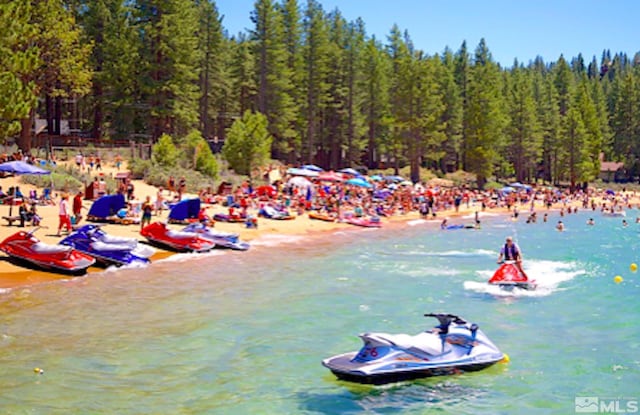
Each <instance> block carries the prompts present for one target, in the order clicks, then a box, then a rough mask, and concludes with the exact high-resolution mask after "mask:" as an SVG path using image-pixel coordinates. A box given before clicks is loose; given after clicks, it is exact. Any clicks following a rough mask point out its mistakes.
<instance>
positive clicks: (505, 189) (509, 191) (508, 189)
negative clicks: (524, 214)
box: [500, 186, 515, 193]
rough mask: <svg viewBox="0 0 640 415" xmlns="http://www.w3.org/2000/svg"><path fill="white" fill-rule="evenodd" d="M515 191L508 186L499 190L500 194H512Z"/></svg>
mask: <svg viewBox="0 0 640 415" xmlns="http://www.w3.org/2000/svg"><path fill="white" fill-rule="evenodd" d="M514 190H515V189H514V188H513V187H509V186H505V187H503V188H502V189H500V191H501V192H502V193H511V192H513V191H514Z"/></svg>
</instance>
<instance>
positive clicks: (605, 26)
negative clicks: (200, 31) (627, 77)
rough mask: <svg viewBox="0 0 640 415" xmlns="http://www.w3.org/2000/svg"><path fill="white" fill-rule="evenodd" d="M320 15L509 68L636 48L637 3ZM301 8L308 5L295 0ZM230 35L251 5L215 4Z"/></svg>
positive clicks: (435, 4)
mask: <svg viewBox="0 0 640 415" xmlns="http://www.w3.org/2000/svg"><path fill="white" fill-rule="evenodd" d="M319 2H320V4H322V6H323V8H324V10H325V11H326V12H328V11H331V10H333V9H335V8H337V9H339V10H340V12H341V13H342V15H343V16H344V17H345V18H346V19H347V20H355V19H356V18H358V17H361V18H362V19H363V20H364V22H365V25H366V30H367V34H369V35H375V36H376V37H377V38H378V39H380V40H382V41H385V42H386V37H387V35H388V33H389V30H390V29H391V27H392V26H393V24H394V23H397V24H398V26H399V27H400V29H401V30H405V29H406V30H408V32H409V35H410V36H411V39H412V40H413V43H414V45H415V46H416V48H418V49H422V50H424V51H425V52H426V53H428V54H435V53H440V52H442V51H443V50H444V48H445V47H446V46H449V48H451V49H452V50H454V51H457V50H458V49H459V48H460V45H461V44H462V41H463V40H466V41H467V47H468V48H469V50H470V51H471V52H473V51H474V50H475V48H476V46H477V45H478V42H479V41H480V39H481V38H483V37H484V38H485V40H486V42H487V45H488V46H489V50H490V51H491V53H492V55H493V58H494V59H495V60H496V61H497V62H499V63H500V64H502V65H503V66H508V67H510V66H511V65H512V64H513V61H514V59H515V58H517V59H518V60H519V61H520V62H524V63H525V64H526V63H528V62H529V61H530V60H533V59H534V58H535V57H536V56H538V55H540V56H542V57H543V58H544V60H545V62H549V61H556V60H557V59H558V58H559V57H560V55H561V54H564V56H565V57H566V58H568V59H570V58H572V57H574V56H577V55H578V53H582V55H583V56H584V58H585V60H586V61H587V63H588V62H589V61H591V58H592V57H593V56H594V55H595V56H596V58H597V59H598V62H599V61H600V57H601V54H602V51H603V50H604V49H609V50H611V53H612V54H615V53H617V52H625V53H627V54H628V55H629V57H630V58H633V55H634V54H635V53H636V52H639V51H640V21H639V19H640V1H637V0H609V1H602V0H601V1H594V0H582V1H576V0H556V1H552V0H511V1H509V0H439V1H437V0H319ZM299 4H300V5H301V7H304V6H305V5H306V0H299ZM216 5H217V6H218V11H219V12H220V14H221V15H223V16H224V20H223V26H224V27H225V29H227V30H228V31H229V34H231V35H233V34H237V33H238V32H240V31H245V30H246V29H250V28H252V23H251V20H250V17H249V16H250V13H251V11H252V10H253V5H254V1H253V0H216Z"/></svg>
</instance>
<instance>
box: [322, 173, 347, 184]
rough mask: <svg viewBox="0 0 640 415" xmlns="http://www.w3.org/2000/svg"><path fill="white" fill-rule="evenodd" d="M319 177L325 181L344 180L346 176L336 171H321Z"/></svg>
mask: <svg viewBox="0 0 640 415" xmlns="http://www.w3.org/2000/svg"><path fill="white" fill-rule="evenodd" d="M317 179H318V180H322V181H325V182H342V181H344V176H343V175H342V174H340V173H336V172H334V171H327V172H322V173H320V174H319V175H318V177H317Z"/></svg>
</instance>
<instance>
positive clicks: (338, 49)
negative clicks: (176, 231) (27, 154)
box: [0, 0, 640, 187]
mask: <svg viewBox="0 0 640 415" xmlns="http://www.w3.org/2000/svg"><path fill="white" fill-rule="evenodd" d="M401 24H402V22H398V25H394V26H393V27H390V28H389V32H388V34H387V36H386V37H385V38H384V39H378V38H376V37H375V36H372V35H370V34H368V33H367V30H366V22H365V21H362V20H361V19H357V20H355V21H348V20H347V19H345V18H344V17H343V16H342V15H341V13H340V11H339V10H337V9H336V10H325V9H324V8H323V6H322V4H321V2H319V1H317V0H307V1H305V2H299V1H298V0H280V1H274V0H256V1H255V4H254V9H253V10H252V12H251V14H250V16H248V18H247V27H249V29H247V30H246V31H244V32H241V33H228V31H227V30H225V27H224V16H222V15H221V13H220V11H219V10H218V8H217V6H216V4H215V1H213V0H0V140H2V141H4V142H5V143H6V142H10V141H11V142H13V141H14V140H15V143H16V144H17V145H18V147H19V148H20V149H22V150H23V151H30V149H31V148H32V146H34V145H36V144H34V143H36V141H35V140H34V135H35V134H34V120H35V119H36V118H41V119H45V120H46V126H47V131H48V133H49V134H50V135H56V134H60V133H61V121H62V120H64V119H69V120H73V124H74V125H73V128H74V131H79V132H81V133H82V134H84V135H86V137H88V138H89V137H90V138H91V139H93V140H98V141H104V142H106V143H108V142H116V141H119V140H133V141H136V142H141V143H149V144H155V143H157V142H158V141H159V139H160V138H161V137H163V136H165V135H168V136H171V137H186V136H189V134H193V131H194V130H196V131H197V132H199V134H200V135H201V136H202V137H204V138H205V139H206V140H207V141H208V142H209V143H210V145H211V146H212V148H214V149H215V148H216V147H215V146H216V145H222V143H225V141H226V140H227V136H228V134H229V133H230V131H236V134H242V131H244V130H243V129H242V128H239V127H238V126H236V127H235V130H232V126H233V125H234V123H236V122H241V121H242V120H243V119H247V118H248V115H249V114H259V115H260V116H261V117H262V118H260V123H262V120H263V119H264V124H265V125H266V128H267V131H268V135H269V136H270V137H266V136H265V137H263V138H262V139H261V140H262V141H261V144H260V145H261V148H264V151H267V152H269V153H270V155H269V156H270V157H271V158H273V159H276V160H280V161H282V162H283V163H287V164H291V165H298V164H308V163H313V164H317V165H319V166H321V167H323V168H326V169H340V168H343V167H361V166H362V167H366V168H400V167H405V166H410V171H411V178H412V179H413V180H414V181H417V180H418V179H419V174H420V169H421V168H428V169H430V170H432V171H436V172H440V173H446V172H454V171H458V170H464V171H467V172H470V173H473V174H474V175H475V177H476V178H477V182H478V185H479V186H480V187H482V186H483V185H484V184H485V183H486V182H487V181H488V180H489V179H490V178H512V179H514V180H518V181H523V182H533V181H536V180H542V181H544V182H546V183H554V184H556V183H560V182H565V183H570V184H571V186H580V185H582V184H583V183H587V182H590V181H593V180H594V179H596V178H597V177H598V175H599V173H600V166H601V160H602V158H601V157H602V156H604V160H607V161H620V162H623V163H624V172H623V173H624V177H621V179H625V180H637V179H638V176H640V53H636V54H635V55H634V56H628V55H627V54H626V53H622V52H615V53H613V54H612V53H611V52H610V51H609V50H604V51H602V54H601V56H592V57H589V56H586V57H585V56H582V55H578V56H573V57H566V56H559V57H557V59H556V60H555V61H549V62H545V61H544V60H543V59H542V58H541V57H539V56H538V57H531V60H530V61H529V62H526V63H525V62H518V61H514V62H513V64H512V65H511V67H508V68H507V67H502V66H501V65H500V64H498V63H497V62H496V61H495V60H494V59H493V57H492V54H491V50H490V45H489V44H487V42H486V41H485V40H481V41H480V42H479V44H477V45H467V43H466V42H463V43H462V44H461V45H456V47H455V48H449V46H448V45H442V48H443V49H442V50H441V51H424V50H421V49H419V48H417V47H416V46H415V45H414V43H413V42H412V40H411V35H410V33H408V32H407V31H403V29H402V28H401ZM451 30H455V28H451ZM247 125H249V126H250V125H251V123H250V122H248V124H247ZM244 129H245V130H246V126H245V127H244ZM265 143H266V144H268V146H265ZM230 148H231V147H230ZM217 150H220V148H217ZM217 150H216V151H217ZM234 151H235V150H229V149H228V150H227V154H228V155H229V157H232V155H231V153H233V152H234ZM238 151H241V150H238ZM242 151H244V150H242ZM222 154H223V155H224V154H225V151H224V150H223V151H222Z"/></svg>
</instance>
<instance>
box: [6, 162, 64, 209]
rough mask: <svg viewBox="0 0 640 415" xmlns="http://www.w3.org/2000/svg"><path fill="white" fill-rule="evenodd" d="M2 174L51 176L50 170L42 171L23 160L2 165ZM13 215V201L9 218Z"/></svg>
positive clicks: (10, 205)
mask: <svg viewBox="0 0 640 415" xmlns="http://www.w3.org/2000/svg"><path fill="white" fill-rule="evenodd" d="M0 172H4V173H13V174H36V175H45V174H51V172H50V171H49V170H45V169H41V168H40V167H36V166H33V165H31V164H29V163H25V162H24V161H21V160H16V161H7V162H6V163H2V164H0ZM12 213H13V201H12V202H11V203H10V204H9V216H12Z"/></svg>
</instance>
